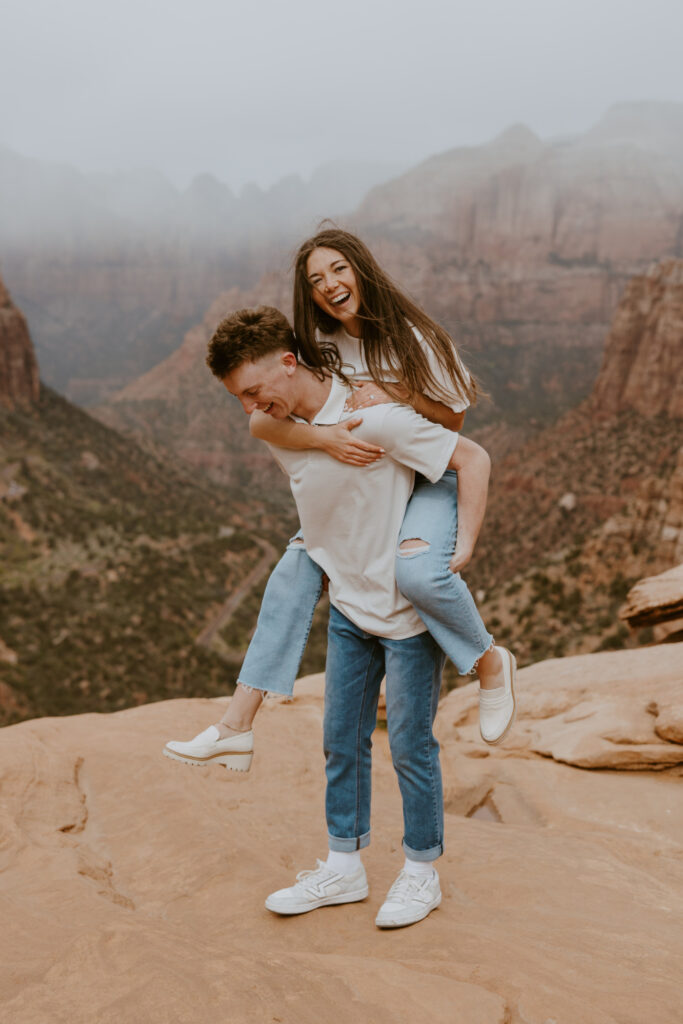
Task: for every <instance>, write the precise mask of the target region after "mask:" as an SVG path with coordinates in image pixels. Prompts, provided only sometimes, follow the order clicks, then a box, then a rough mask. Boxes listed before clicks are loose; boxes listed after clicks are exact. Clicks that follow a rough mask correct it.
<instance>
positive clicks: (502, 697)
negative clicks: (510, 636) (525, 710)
mask: <svg viewBox="0 0 683 1024" xmlns="http://www.w3.org/2000/svg"><path fill="white" fill-rule="evenodd" d="M496 650H497V651H500V654H501V659H502V662H503V675H504V677H505V686H498V687H496V689H495V690H483V689H482V688H481V686H480V687H479V732H480V733H481V738H482V739H483V740H484V742H485V743H491V744H494V743H500V741H501V740H502V739H503V737H504V736H506V735H507V734H508V732H509V730H510V728H511V726H512V723H513V722H514V720H515V715H516V713H517V706H516V700H515V676H516V675H517V662H516V661H515V656H514V654H511V653H510V651H508V649H507V647H496Z"/></svg>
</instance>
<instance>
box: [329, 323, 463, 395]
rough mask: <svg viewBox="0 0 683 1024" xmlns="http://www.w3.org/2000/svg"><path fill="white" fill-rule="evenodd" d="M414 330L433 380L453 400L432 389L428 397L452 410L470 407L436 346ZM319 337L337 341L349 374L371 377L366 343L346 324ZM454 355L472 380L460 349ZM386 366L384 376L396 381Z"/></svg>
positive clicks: (359, 378) (394, 375)
mask: <svg viewBox="0 0 683 1024" xmlns="http://www.w3.org/2000/svg"><path fill="white" fill-rule="evenodd" d="M413 334H414V335H415V340H416V341H417V343H418V344H419V345H420V347H421V348H422V350H423V352H424V354H425V355H426V357H427V362H428V364H429V369H430V370H431V372H432V374H433V376H434V380H436V381H437V382H438V383H439V385H440V386H441V387H443V388H444V390H445V392H446V394H449V395H451V401H449V402H444V401H443V398H441V397H440V396H439V395H437V394H433V393H431V392H429V391H428V392H426V394H427V397H428V398H433V399H434V401H435V402H443V404H444V405H447V406H448V407H449V408H450V409H452V410H453V412H462V411H463V409H467V408H469V404H470V403H469V401H468V399H467V398H466V397H465V396H464V395H458V394H456V393H454V391H453V382H452V381H451V378H450V376H449V374H447V373H446V371H445V369H444V368H443V366H442V365H441V363H440V362H439V360H438V359H437V357H436V355H435V354H434V350H433V348H432V347H431V345H428V344H427V343H426V342H425V340H424V338H423V337H422V335H421V334H420V332H419V331H418V329H417V328H416V327H413ZM319 340H320V341H322V342H330V341H332V342H334V344H335V345H336V346H337V349H338V350H339V355H340V356H341V360H342V363H343V366H342V369H343V371H344V373H345V374H346V375H347V377H355V378H357V379H358V380H370V379H371V376H370V371H369V370H368V366H367V363H366V361H365V353H364V352H363V346H362V345H361V343H360V339H358V338H354V337H352V336H351V335H350V334H347V332H346V331H345V330H344V328H343V327H340V328H339V330H337V331H335V332H334V334H325V335H319ZM454 355H455V358H456V360H457V361H458V363H459V365H460V366H461V368H462V370H463V373H464V375H465V377H466V378H467V379H468V380H469V373H468V371H467V370H466V368H465V367H464V366H463V365H462V362H461V361H460V357H459V356H458V354H457V352H455V351H454ZM382 366H383V367H385V366H386V364H385V363H384V362H383V363H382ZM386 370H387V373H386V376H385V377H384V379H385V380H386V381H390V382H391V381H396V380H397V378H396V374H395V372H393V371H391V370H389V368H388V367H386Z"/></svg>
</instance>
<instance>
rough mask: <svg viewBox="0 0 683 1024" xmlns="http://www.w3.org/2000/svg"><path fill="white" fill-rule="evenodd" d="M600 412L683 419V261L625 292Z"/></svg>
mask: <svg viewBox="0 0 683 1024" xmlns="http://www.w3.org/2000/svg"><path fill="white" fill-rule="evenodd" d="M592 400H593V404H594V406H595V409H596V412H601V413H603V414H607V415H609V414H614V413H618V412H622V411H623V410H626V409H631V410H633V411H634V412H637V413H639V414H640V415H641V416H645V417H651V416H657V415H659V414H663V415H666V416H671V417H677V418H679V419H683V261H682V260H670V261H668V262H665V263H661V264H655V265H654V266H653V267H652V268H651V269H650V270H649V271H648V272H647V273H646V274H643V275H640V276H638V277H635V278H633V280H632V281H630V282H629V283H628V285H627V287H626V289H625V291H624V294H623V296H622V299H621V301H620V303H619V306H618V308H617V311H616V313H615V316H614V320H613V322H612V327H611V330H610V332H609V334H608V336H607V341H606V342H605V355H604V359H603V364H602V369H601V371H600V374H599V376H598V380H597V382H596V385H595V389H594V391H593V395H592Z"/></svg>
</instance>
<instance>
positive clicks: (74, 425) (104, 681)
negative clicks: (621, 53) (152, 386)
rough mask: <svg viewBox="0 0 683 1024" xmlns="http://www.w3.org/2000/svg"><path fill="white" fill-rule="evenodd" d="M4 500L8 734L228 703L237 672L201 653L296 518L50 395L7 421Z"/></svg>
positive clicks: (1, 421) (2, 672)
mask: <svg viewBox="0 0 683 1024" xmlns="http://www.w3.org/2000/svg"><path fill="white" fill-rule="evenodd" d="M0 496H1V497H2V500H0V566H1V569H0V681H1V682H2V683H3V684H4V686H2V687H0V721H2V722H4V723H8V722H13V721H17V720H19V719H21V718H25V717H33V716H36V715H45V714H49V715H61V714H71V713H78V712H83V711H111V710H117V709H119V708H122V707H125V706H127V705H130V704H138V703H143V702H147V701H150V700H160V699H164V698H168V697H179V696H199V695H202V696H210V695H216V694H221V693H226V692H230V691H231V689H232V685H233V683H234V671H232V670H231V669H232V668H233V666H231V665H226V663H225V662H224V661H223V660H221V658H220V657H219V655H218V654H216V653H214V651H212V650H206V649H204V648H202V647H200V646H198V645H197V644H196V642H195V641H196V638H197V636H198V634H199V633H200V631H201V630H202V628H203V627H204V626H205V625H206V622H207V621H208V619H209V618H210V617H211V615H212V614H214V613H215V612H217V611H218V609H219V608H220V607H221V605H222V604H223V603H224V602H225V601H226V600H227V598H228V597H229V596H230V594H231V592H232V591H233V590H234V589H235V587H236V586H237V585H238V584H239V582H240V581H241V580H242V579H243V578H244V577H245V576H246V575H247V574H248V572H249V571H250V570H251V569H252V568H253V566H254V564H255V563H256V562H257V561H258V560H259V559H260V558H261V557H262V550H261V548H260V547H259V546H258V544H257V543H256V539H255V538H256V536H258V535H259V534H261V533H263V532H264V531H263V525H264V523H267V524H268V533H269V535H270V536H271V537H272V538H273V539H274V540H275V542H276V543H277V545H278V546H281V543H282V541H283V539H284V537H285V536H286V535H287V533H288V529H289V523H288V522H287V518H288V516H287V515H285V514H283V513H278V512H277V511H276V510H274V509H271V508H270V507H269V506H266V505H264V503H263V502H262V501H261V502H260V501H256V500H254V499H251V498H248V497H245V495H243V494H239V493H235V492H234V491H231V492H228V491H225V490H223V491H221V490H220V489H219V488H217V487H215V486H212V485H209V484H206V483H197V482H194V481H190V480H188V478H187V477H186V476H184V475H183V474H182V473H180V472H178V471H176V470H175V469H173V468H172V467H169V466H168V465H165V464H162V463H160V462H159V461H157V460H155V459H154V458H152V457H151V456H149V455H147V454H145V453H144V452H143V451H141V449H139V448H138V447H137V446H136V445H134V444H133V443H131V442H130V441H127V440H125V439H124V438H122V437H121V436H120V435H118V434H116V433H114V432H113V431H111V430H109V429H108V428H107V427H104V426H103V425H102V424H100V423H98V422H97V421H95V420H93V419H92V418H91V417H89V416H87V415H86V414H85V413H83V412H81V411H80V410H78V409H76V408H75V407H74V406H72V405H70V404H69V403H68V402H66V401H64V400H63V399H61V398H60V397H58V396H57V395H55V394H54V393H53V392H51V391H50V390H48V389H43V393H42V397H41V403H40V406H39V408H38V409H36V410H34V411H33V412H32V413H23V412H7V411H5V410H3V411H0ZM255 523H258V524H259V528H258V529H256V528H255V527H254V524H255ZM242 641H243V644H244V643H245V642H246V637H242ZM237 653H238V658H239V654H240V652H239V651H238V652H237ZM238 663H239V661H238V662H237V665H238ZM237 665H235V666H234V667H235V668H236V667H237Z"/></svg>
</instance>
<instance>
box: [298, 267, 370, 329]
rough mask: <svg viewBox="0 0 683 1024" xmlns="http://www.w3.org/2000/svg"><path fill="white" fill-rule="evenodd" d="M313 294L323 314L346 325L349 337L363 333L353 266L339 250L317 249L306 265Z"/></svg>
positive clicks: (358, 294)
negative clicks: (361, 331)
mask: <svg viewBox="0 0 683 1024" xmlns="http://www.w3.org/2000/svg"><path fill="white" fill-rule="evenodd" d="M306 273H307V276H308V282H309V284H310V286H311V295H312V297H313V301H314V302H315V304H316V306H318V307H319V308H320V309H322V311H323V313H327V315H328V316H331V317H334V319H335V320H339V322H340V323H342V324H343V325H344V327H345V328H346V330H347V331H348V332H349V334H353V335H354V336H356V337H358V335H359V334H360V319H359V317H358V312H359V310H360V293H359V289H358V281H357V278H356V275H355V273H354V270H353V267H352V266H351V264H350V263H349V261H348V260H347V259H346V257H345V256H344V255H343V254H342V253H340V252H338V251H337V250H336V249H326V248H322V247H321V248H319V249H314V250H313V252H312V253H311V255H310V256H309V257H308V262H307V264H306Z"/></svg>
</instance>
